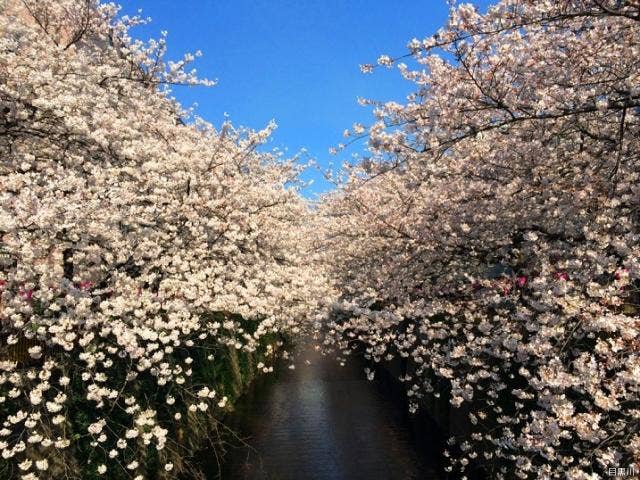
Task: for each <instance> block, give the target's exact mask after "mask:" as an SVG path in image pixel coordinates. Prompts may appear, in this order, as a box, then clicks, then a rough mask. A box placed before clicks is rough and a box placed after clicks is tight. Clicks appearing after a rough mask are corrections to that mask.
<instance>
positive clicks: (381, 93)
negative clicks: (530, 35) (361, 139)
mask: <svg viewBox="0 0 640 480" xmlns="http://www.w3.org/2000/svg"><path fill="white" fill-rule="evenodd" d="M119 3H120V4H121V5H122V7H123V13H124V14H135V13H136V11H137V9H139V8H140V9H142V15H143V16H150V17H151V18H152V20H153V21H152V23H151V24H150V25H148V26H143V27H138V28H137V29H135V30H134V31H133V32H132V33H133V35H134V36H135V37H137V38H141V39H143V40H147V39H148V38H150V37H156V38H157V37H158V36H159V32H160V31H161V30H167V31H168V32H169V36H168V44H169V52H168V53H169V57H170V58H172V59H179V58H180V57H181V56H182V55H183V54H184V53H186V52H195V51H196V50H201V51H202V53H203V56H202V57H201V58H199V59H197V61H196V63H195V67H196V68H197V70H198V72H199V74H200V75H201V76H203V77H207V78H210V79H217V80H218V81H219V84H218V85H217V86H215V87H210V88H207V87H192V88H178V89H174V91H173V94H174V96H175V97H176V98H177V99H178V100H179V101H180V102H181V103H182V104H183V105H185V106H191V105H193V104H194V103H195V102H197V104H198V106H197V108H196V112H197V113H198V114H199V115H200V116H201V117H203V118H205V119H206V120H208V121H209V122H211V123H213V124H214V125H216V126H218V125H220V123H221V122H222V121H223V119H224V114H225V113H227V114H228V115H229V116H230V119H231V121H232V122H233V124H234V125H242V126H246V127H250V128H254V129H260V128H262V127H264V126H265V125H266V124H267V123H268V122H269V121H270V120H271V119H275V121H276V123H277V124H278V129H277V131H276V132H275V134H274V137H273V140H272V141H271V143H270V144H269V148H273V147H279V148H282V149H284V148H287V149H288V150H287V152H288V153H290V154H294V153H296V152H298V151H299V150H300V149H302V148H305V149H306V150H307V151H308V154H309V155H310V156H311V157H313V158H315V159H316V160H317V162H318V163H319V164H320V165H321V166H323V167H327V166H329V164H330V162H333V163H335V164H336V165H340V164H341V163H342V161H344V160H346V159H348V158H349V157H350V156H351V154H353V153H356V152H358V151H360V150H361V149H362V148H364V145H361V146H352V147H350V148H348V149H347V150H345V151H344V152H342V153H341V154H339V155H337V156H333V155H330V154H329V148H330V147H331V146H335V145H337V144H338V143H339V142H341V141H343V138H342V132H343V131H344V130H345V129H346V128H349V127H350V126H351V125H352V124H353V123H354V122H356V121H357V122H362V123H364V124H368V123H370V120H371V118H372V117H371V111H370V110H369V109H368V108H365V107H361V106H359V105H358V103H357V98H358V97H365V98H372V99H376V100H397V101H402V100H404V98H405V96H406V95H407V94H408V93H409V92H410V91H411V85H410V84H409V83H408V82H406V81H405V80H403V79H402V77H401V76H400V74H399V73H398V71H397V70H396V69H393V70H386V69H379V70H377V71H376V72H375V73H374V74H373V75H365V74H362V73H360V70H359V65H360V64H362V63H375V61H376V59H377V58H378V56H379V55H381V54H389V55H391V56H395V55H399V54H404V53H406V44H407V42H408V41H409V40H411V39H412V38H414V37H417V38H424V37H426V36H429V35H431V34H433V33H434V32H435V31H436V30H437V29H438V28H439V27H440V26H442V25H443V24H444V22H445V21H446V18H447V14H448V8H449V7H448V5H447V3H446V2H445V0H413V1H407V0H316V1H311V0H226V1H223V0H182V1H179V0H120V2H119ZM304 178H305V179H313V180H314V184H313V185H312V186H311V187H309V188H307V189H306V190H305V192H304V193H305V194H306V195H308V196H309V197H314V195H315V194H316V193H318V192H322V191H326V190H327V189H329V188H331V185H330V184H328V183H327V182H326V181H325V180H324V179H323V178H322V175H321V174H320V173H318V172H314V171H308V172H306V173H305V176H304Z"/></svg>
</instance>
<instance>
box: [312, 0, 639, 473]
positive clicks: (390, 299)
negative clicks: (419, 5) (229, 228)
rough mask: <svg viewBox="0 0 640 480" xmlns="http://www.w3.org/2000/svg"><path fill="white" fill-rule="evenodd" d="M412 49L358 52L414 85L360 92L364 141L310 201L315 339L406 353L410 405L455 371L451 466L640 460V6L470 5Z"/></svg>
mask: <svg viewBox="0 0 640 480" xmlns="http://www.w3.org/2000/svg"><path fill="white" fill-rule="evenodd" d="M408 48H409V53H408V54H407V55H405V56H404V57H399V58H392V57H391V56H387V55H383V56H381V57H380V59H379V60H378V64H377V65H364V66H363V71H365V72H371V71H373V70H375V69H376V68H391V67H393V66H397V67H398V69H399V70H400V72H401V74H402V75H403V76H404V78H406V79H407V80H408V81H411V82H413V83H414V84H415V92H414V93H413V94H412V95H410V96H409V97H408V98H407V101H406V103H404V104H399V103H396V102H387V103H381V102H374V101H367V102H365V103H368V104H369V105H372V106H373V107H374V114H375V122H374V123H373V124H372V125H371V126H370V127H368V128H367V129H366V130H365V128H364V127H363V126H361V125H354V128H353V129H352V130H351V131H347V132H345V135H346V136H347V137H349V138H351V140H349V141H350V142H353V141H356V140H358V139H360V138H367V139H368V147H369V156H368V157H366V158H363V159H361V161H360V162H358V163H357V164H356V165H353V166H347V167H346V170H345V172H344V179H343V182H342V186H341V189H340V190H339V191H338V192H336V193H334V194H331V195H329V196H328V197H327V198H326V200H325V202H324V204H323V206H322V207H321V212H322V219H321V220H319V221H320V222H321V225H320V227H319V228H321V229H322V230H323V231H324V232H325V239H324V241H325V245H326V247H325V248H326V255H327V260H326V261H327V263H331V264H332V265H334V269H333V274H332V277H333V281H334V282H335V285H336V286H337V288H338V289H339V290H340V291H341V300H340V301H338V302H336V303H335V304H334V305H333V309H332V312H331V313H330V317H329V320H330V321H329V323H328V324H327V325H325V326H324V327H323V328H324V329H325V330H326V338H325V343H326V344H327V345H328V346H333V347H335V348H337V349H339V350H341V351H342V352H343V354H344V355H349V354H352V353H353V352H354V351H355V350H357V349H358V348H359V346H362V348H364V352H365V355H366V357H367V358H369V359H371V360H373V361H375V362H385V361H390V360H393V359H394V358H398V357H400V358H406V359H407V360H408V361H409V363H410V367H409V368H408V369H407V372H406V373H404V374H403V376H402V377H401V378H400V380H401V381H402V382H404V383H406V386H407V394H408V395H409V399H410V400H411V402H412V405H411V409H412V410H415V409H416V408H418V406H419V404H420V399H421V398H422V397H423V396H424V395H431V394H434V393H433V392H434V389H437V388H438V387H437V385H442V384H445V385H447V388H448V389H449V390H450V392H451V394H450V402H451V404H452V406H453V407H462V406H464V407H465V410H464V411H468V412H469V414H468V416H469V422H470V424H471V425H472V429H473V431H472V433H471V434H470V435H467V436H463V438H452V439H451V442H452V443H455V444H456V447H455V449H456V451H457V454H455V455H453V454H450V453H447V455H451V465H450V466H449V467H448V469H450V470H451V469H455V470H457V471H460V472H462V474H463V475H464V474H466V472H467V471H468V470H469V469H470V468H471V466H473V465H476V466H477V465H482V464H484V465H485V467H486V468H487V469H488V470H489V471H490V472H491V473H490V474H489V476H490V477H491V478H514V477H517V478H549V479H551V478H571V479H596V478H605V477H606V476H607V475H608V472H609V469H610V468H617V467H621V468H626V469H627V470H626V471H629V470H628V469H629V468H633V467H634V462H635V468H636V471H638V470H640V468H639V465H638V461H639V458H640V435H639V434H638V432H639V431H640V423H639V418H640V415H639V414H640V390H639V387H640V385H639V381H640V354H639V347H640V336H639V335H640V323H639V322H640V320H639V317H638V308H639V307H638V304H640V296H639V295H638V293H639V288H640V263H639V262H640V246H639V245H640V244H639V233H640V232H639V227H638V225H639V223H638V222H639V216H638V211H639V210H638V208H639V203H640V189H639V188H638V180H639V174H640V168H639V167H640V165H639V157H638V151H639V147H640V145H639V139H640V118H639V117H640V68H639V66H640V65H639V64H638V60H637V59H638V58H639V57H640V55H639V54H640V4H639V3H638V2H637V1H624V0H623V1H617V0H616V1H614V0H600V1H599V0H561V1H553V2H552V1H522V0H517V1H516V0H502V1H500V2H498V3H497V4H496V5H495V6H493V7H490V8H489V9H488V10H487V11H486V12H485V13H480V12H479V11H478V10H477V9H476V8H474V7H473V6H472V5H470V4H462V5H460V6H458V7H456V8H453V9H452V11H451V16H450V19H449V22H448V23H447V25H446V26H445V27H443V28H442V29H441V30H440V31H439V32H438V33H437V34H436V35H434V36H432V37H430V38H427V39H425V40H417V39H414V40H412V41H411V42H410V43H409V44H408ZM404 59H411V61H413V64H415V65H417V67H414V68H412V67H410V66H409V65H407V64H405V63H403V62H404V61H405V60H404ZM435 394H438V392H435Z"/></svg>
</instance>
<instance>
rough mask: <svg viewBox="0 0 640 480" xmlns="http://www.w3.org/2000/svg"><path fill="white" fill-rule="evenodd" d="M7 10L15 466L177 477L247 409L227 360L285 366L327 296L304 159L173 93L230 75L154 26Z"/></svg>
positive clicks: (8, 446)
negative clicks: (179, 47)
mask: <svg viewBox="0 0 640 480" xmlns="http://www.w3.org/2000/svg"><path fill="white" fill-rule="evenodd" d="M0 8H1V9H2V10H1V11H0V31H2V32H3V33H2V36H1V37H0V156H1V158H2V164H1V165H0V186H1V187H0V235H1V241H2V243H1V244H0V246H1V248H2V255H3V256H2V262H3V264H2V270H1V271H0V302H1V303H0V305H1V306H0V327H1V329H0V355H1V358H0V360H1V361H0V369H1V372H0V423H1V425H0V428H1V429H0V455H1V456H2V459H1V460H0V471H1V472H2V473H1V474H0V475H8V476H9V477H10V478H22V479H24V480H32V479H36V478H53V477H60V476H61V475H64V476H65V477H66V478H93V476H96V475H98V476H99V475H102V474H105V475H107V474H108V475H110V476H111V477H112V478H143V475H145V474H146V473H148V474H150V475H152V476H154V478H158V477H162V476H167V477H170V476H173V475H174V474H177V473H179V471H180V470H181V469H183V468H186V467H185V466H184V465H183V464H182V463H181V459H182V457H183V456H184V453H185V446H186V445H189V442H188V441H187V440H185V438H184V437H185V433H184V432H185V430H188V429H193V428H194V425H197V424H199V423H203V422H204V423H206V421H208V420H210V419H211V417H212V416H213V418H214V419H215V418H216V417H218V418H219V417H220V415H219V413H220V411H222V410H224V409H225V408H227V401H228V399H227V395H226V394H227V393H228V392H226V391H225V390H224V388H223V386H222V385H219V381H218V380H217V379H218V377H216V375H217V373H216V370H215V369H216V368H217V367H216V365H218V364H216V361H217V357H218V356H219V355H223V352H224V351H225V349H231V350H234V351H236V350H237V351H239V352H249V353H250V352H257V351H260V352H262V353H261V355H263V357H264V358H266V360H265V361H266V362H271V361H272V360H273V356H274V355H275V349H276V348H277V345H278V343H280V344H281V341H280V334H281V333H287V334H292V333H296V332H297V331H298V330H300V329H302V328H305V327H304V325H305V321H306V319H308V318H311V317H312V316H313V315H314V314H315V312H316V310H317V308H316V307H317V304H318V300H317V299H319V298H323V296H324V294H323V293H322V292H321V290H322V291H324V284H323V280H322V279H323V276H322V274H321V270H320V267H317V266H315V264H314V253H313V252H310V246H311V245H310V243H309V241H308V239H309V238H311V233H312V232H311V231H310V225H312V222H311V221H307V218H308V217H309V216H310V215H311V214H310V211H309V209H308V208H307V205H306V203H305V202H304V201H303V200H302V199H301V198H300V196H299V195H298V193H297V191H296V188H295V185H296V184H298V180H297V175H298V173H299V171H300V168H301V167H300V166H299V165H298V163H297V161H296V159H295V158H294V159H284V158H283V157H282V155H281V154H280V153H278V152H265V151H264V150H265V149H263V148H261V145H262V144H264V142H265V141H266V140H267V139H268V137H269V135H270V133H271V131H272V130H273V128H274V125H269V126H268V127H267V128H266V129H264V130H262V131H258V132H254V131H248V130H243V129H236V128H234V127H233V126H232V125H230V124H228V123H225V124H224V125H223V126H222V127H221V128H220V129H216V128H214V127H212V126H211V125H209V124H207V123H206V122H204V121H203V120H201V119H199V118H197V117H195V116H194V115H193V114H192V113H191V112H190V111H188V110H185V109H183V108H182V107H181V106H180V105H178V104H177V103H176V102H175V101H174V100H172V99H171V97H170V93H169V92H170V90H169V88H170V87H171V86H172V85H177V84H179V85H194V86H198V85H204V86H207V85H211V84H212V82H210V81H208V80H201V79H199V78H198V77H197V76H196V74H195V72H194V71H190V70H188V69H189V68H190V67H189V65H190V63H191V62H192V61H193V60H194V58H195V56H194V55H190V54H188V55H185V57H184V58H183V59H182V60H180V61H176V62H172V61H169V60H167V59H166V57H165V51H166V41H165V38H164V37H163V38H161V39H160V40H156V41H154V40H152V41H150V42H148V43H144V42H141V41H139V40H135V39H133V38H132V37H131V36H130V33H129V31H130V28H131V27H132V26H135V25H137V24H139V23H141V22H143V21H144V20H143V19H141V18H139V17H121V16H119V15H118V10H117V7H115V6H114V5H113V4H102V3H99V2H98V1H96V0H62V1H58V0H55V1H54V0H44V1H42V0H37V1H36V0H24V1H13V0H9V1H7V0H5V1H4V2H0ZM291 185H293V187H292V186H291ZM284 353H285V354H286V352H284ZM262 368H263V370H264V371H269V370H272V368H271V367H269V365H268V363H267V364H263V365H262ZM216 382H218V383H216ZM212 410H213V413H212ZM203 418H204V419H208V420H202V419H203ZM78 425H81V426H83V427H82V428H83V429H82V430H78ZM84 463H87V464H88V466H85V465H84Z"/></svg>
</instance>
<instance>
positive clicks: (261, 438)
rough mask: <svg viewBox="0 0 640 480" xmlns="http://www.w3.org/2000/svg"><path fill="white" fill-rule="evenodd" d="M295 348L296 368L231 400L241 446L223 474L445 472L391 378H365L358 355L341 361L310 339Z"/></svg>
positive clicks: (388, 477)
mask: <svg viewBox="0 0 640 480" xmlns="http://www.w3.org/2000/svg"><path fill="white" fill-rule="evenodd" d="M298 351H299V354H298V358H297V361H296V368H295V370H290V369H288V368H286V366H283V368H279V369H278V371H277V372H275V373H274V374H271V376H267V378H266V379H263V380H261V381H259V382H257V383H256V385H254V387H253V388H252V389H251V390H250V391H249V392H248V393H247V394H246V395H245V396H244V397H243V398H242V400H241V401H240V403H239V404H238V405H237V410H236V412H235V413H234V415H233V417H232V418H231V419H230V420H229V422H230V423H229V424H228V425H229V426H230V427H231V428H233V429H234V430H236V431H237V432H238V434H239V436H240V437H241V438H242V439H243V443H244V444H242V443H241V442H237V441H236V442H231V444H233V443H235V445H232V446H231V447H228V450H227V454H226V456H225V459H226V460H225V462H224V465H223V472H222V475H221V476H220V477H221V478H222V479H224V480H227V479H229V480H360V479H362V480H394V479H398V480H411V479H424V480H429V479H440V478H443V477H442V475H441V474H440V473H439V472H441V471H442V470H441V468H442V467H441V466H440V465H439V463H438V462H439V452H440V451H441V450H440V446H439V445H436V444H435V443H434V442H433V441H431V440H430V438H429V432H428V431H426V432H425V431H424V428H422V425H420V426H418V427H416V423H415V420H414V419H411V418H410V417H409V414H408V412H407V406H406V403H405V401H404V399H403V396H402V395H401V394H400V393H399V392H398V391H396V390H395V389H394V388H391V387H390V386H389V382H385V381H380V380H374V381H368V380H367V379H366V377H365V375H364V372H363V369H364V364H363V363H362V361H361V360H359V359H356V358H354V359H352V360H350V361H349V362H347V364H346V365H345V366H342V367H341V366H340V365H339V364H338V362H337V361H336V360H335V359H334V358H332V357H330V356H323V355H322V354H321V353H320V352H318V351H317V350H315V349H314V348H313V346H312V345H310V344H302V345H300V346H299V347H298ZM216 470H217V469H216ZM216 477H218V475H216V476H215V477H214V476H212V477H211V478H216Z"/></svg>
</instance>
